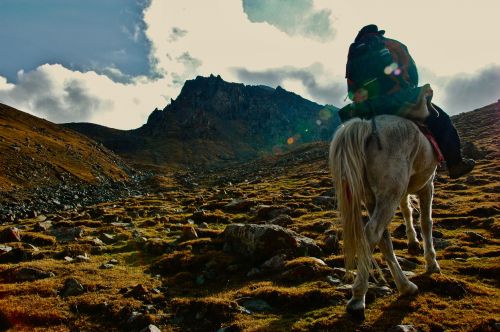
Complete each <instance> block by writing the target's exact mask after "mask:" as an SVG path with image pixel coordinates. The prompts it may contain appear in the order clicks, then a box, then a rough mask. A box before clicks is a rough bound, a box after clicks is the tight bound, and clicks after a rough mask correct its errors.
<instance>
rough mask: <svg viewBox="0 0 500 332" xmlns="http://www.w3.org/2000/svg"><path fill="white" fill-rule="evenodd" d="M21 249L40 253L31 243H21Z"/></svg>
mask: <svg viewBox="0 0 500 332" xmlns="http://www.w3.org/2000/svg"><path fill="white" fill-rule="evenodd" d="M23 248H25V249H29V250H33V251H40V249H38V247H35V246H34V245H32V244H31V243H23Z"/></svg>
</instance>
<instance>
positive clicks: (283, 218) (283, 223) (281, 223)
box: [268, 214, 293, 227]
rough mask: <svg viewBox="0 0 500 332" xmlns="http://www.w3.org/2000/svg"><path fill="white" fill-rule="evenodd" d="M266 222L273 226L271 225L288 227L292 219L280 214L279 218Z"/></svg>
mask: <svg viewBox="0 0 500 332" xmlns="http://www.w3.org/2000/svg"><path fill="white" fill-rule="evenodd" d="M268 222H269V223H270V224H273V225H278V226H282V227H285V226H288V225H290V224H292V223H293V219H292V217H290V216H289V215H286V214H280V215H279V216H277V217H276V218H273V219H271V220H269V221H268Z"/></svg>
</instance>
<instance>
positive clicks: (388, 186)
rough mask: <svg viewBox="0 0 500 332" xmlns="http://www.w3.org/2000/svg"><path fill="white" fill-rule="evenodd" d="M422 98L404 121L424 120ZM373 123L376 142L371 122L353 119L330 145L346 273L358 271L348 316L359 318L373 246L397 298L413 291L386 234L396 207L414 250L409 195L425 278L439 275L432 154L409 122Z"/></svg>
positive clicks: (395, 119)
mask: <svg viewBox="0 0 500 332" xmlns="http://www.w3.org/2000/svg"><path fill="white" fill-rule="evenodd" d="M424 88H425V87H424ZM429 90H430V88H429ZM431 93H432V90H430V94H431ZM426 95H427V94H426V93H423V94H422V96H421V97H420V100H419V102H418V103H417V105H415V106H414V107H411V108H410V109H409V111H408V114H407V115H406V116H407V117H412V114H413V115H414V116H413V117H414V118H417V119H420V120H423V119H425V117H427V116H428V115H429V111H428V109H427V105H426V102H425V98H426ZM375 121H376V127H377V130H378V137H379V139H376V137H374V136H373V135H372V133H373V125H372V122H371V121H369V120H362V119H352V120H349V121H347V122H346V123H345V124H344V125H343V126H341V127H340V128H339V129H338V130H337V132H336V134H335V136H334V138H333V140H332V143H331V145H330V157H329V158H330V169H331V172H332V175H333V178H334V182H335V186H336V195H337V205H338V209H339V212H340V218H341V220H342V227H343V240H344V258H345V264H346V269H347V270H348V271H349V270H351V269H353V268H355V267H357V275H356V279H355V280H354V284H353V287H352V298H351V299H350V300H349V302H348V303H347V311H348V312H349V313H351V314H353V315H355V316H357V317H358V318H364V309H365V295H366V292H367V290H368V278H369V275H370V273H372V272H371V271H372V267H373V265H374V259H373V256H372V253H373V250H374V249H375V246H376V245H378V247H379V249H380V251H381V252H382V254H383V255H384V258H385V260H386V261H387V264H388V266H389V269H390V271H391V274H392V277H393V278H394V281H395V283H396V286H397V288H398V291H399V292H400V294H401V295H412V294H415V293H416V292H417V291H418V287H417V286H416V285H415V284H414V283H412V282H411V281H410V280H408V278H407V277H406V276H405V274H404V273H403V271H402V269H401V267H400V266H399V263H398V261H397V259H396V256H395V255H394V251H393V247H392V242H391V239H390V234H389V232H388V226H389V224H390V222H391V220H392V218H393V216H394V214H395V212H396V209H397V207H398V205H399V206H400V208H401V211H402V213H403V216H404V219H405V223H406V234H407V236H408V240H409V247H410V248H411V247H413V248H415V247H419V243H418V240H417V237H416V232H415V229H414V227H413V221H412V213H411V206H410V202H409V195H410V194H416V195H417V196H418V198H419V200H420V209H421V211H420V212H421V214H420V223H421V228H422V238H423V242H424V256H425V261H426V273H429V274H431V273H439V272H440V268H439V265H438V263H437V261H436V252H435V251H434V247H433V243H432V219H431V212H432V196H433V191H434V185H433V180H434V174H435V171H436V167H437V164H438V160H437V157H436V155H435V152H434V151H433V148H432V146H431V144H430V142H429V141H428V139H427V138H426V137H425V136H424V135H423V134H422V133H421V131H420V130H419V129H418V127H417V125H416V124H415V123H414V122H412V121H410V120H408V119H405V118H402V117H400V116H394V115H381V116H377V117H376V118H375ZM377 141H378V142H377ZM379 143H380V144H379ZM380 148H381V149H380ZM363 205H364V207H365V208H366V209H367V211H368V214H369V221H368V222H367V223H366V224H364V223H363V221H362V206H363ZM375 265H376V263H375ZM377 267H378V266H377Z"/></svg>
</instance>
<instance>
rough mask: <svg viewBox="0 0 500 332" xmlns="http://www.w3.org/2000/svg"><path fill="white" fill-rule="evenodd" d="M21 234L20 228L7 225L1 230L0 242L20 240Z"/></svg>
mask: <svg viewBox="0 0 500 332" xmlns="http://www.w3.org/2000/svg"><path fill="white" fill-rule="evenodd" d="M20 241H21V234H20V233H19V229H17V228H16V227H7V228H6V229H4V230H3V231H1V232H0V242H2V243H7V242H20Z"/></svg>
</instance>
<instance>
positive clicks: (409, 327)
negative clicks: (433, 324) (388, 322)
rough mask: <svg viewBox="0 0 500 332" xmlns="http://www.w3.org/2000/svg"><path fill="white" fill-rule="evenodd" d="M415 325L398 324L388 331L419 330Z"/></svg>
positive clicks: (404, 331) (408, 331)
mask: <svg viewBox="0 0 500 332" xmlns="http://www.w3.org/2000/svg"><path fill="white" fill-rule="evenodd" d="M418 331H419V330H418V329H417V328H416V327H415V326H413V325H396V326H393V327H391V328H390V329H388V330H387V332H418Z"/></svg>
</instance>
